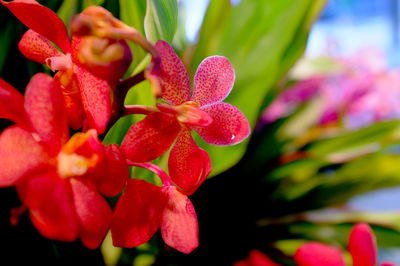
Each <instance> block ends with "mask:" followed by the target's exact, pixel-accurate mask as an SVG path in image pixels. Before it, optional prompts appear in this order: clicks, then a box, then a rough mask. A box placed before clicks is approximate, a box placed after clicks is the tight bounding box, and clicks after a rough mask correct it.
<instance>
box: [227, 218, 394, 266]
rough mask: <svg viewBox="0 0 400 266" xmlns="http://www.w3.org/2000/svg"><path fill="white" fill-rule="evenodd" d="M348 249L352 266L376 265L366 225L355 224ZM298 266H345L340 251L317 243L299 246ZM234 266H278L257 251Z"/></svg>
mask: <svg viewBox="0 0 400 266" xmlns="http://www.w3.org/2000/svg"><path fill="white" fill-rule="evenodd" d="M348 249H349V251H350V254H351V257H352V260H353V263H352V265H353V266H375V265H376V263H377V250H376V240H375V236H374V233H373V232H372V230H371V228H370V227H369V225H368V224H366V223H359V224H356V225H355V226H354V227H353V229H352V230H351V233H350V236H349V244H348ZM294 261H295V262H296V265H298V266H322V265H324V266H346V263H345V261H344V259H343V255H342V251H341V250H340V249H338V248H335V247H331V246H328V245H325V244H321V243H318V242H308V243H305V244H303V245H301V246H300V247H299V248H298V249H297V250H296V253H295V255H294ZM234 266H279V264H276V263H275V262H273V261H272V260H271V259H270V258H268V257H267V256H266V255H265V254H263V253H261V252H260V251H258V250H252V251H251V252H250V255H249V257H248V258H247V259H245V260H241V261H238V262H236V263H235V264H234ZM380 266H396V264H394V263H392V262H383V263H381V264H380Z"/></svg>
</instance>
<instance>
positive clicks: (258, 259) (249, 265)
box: [233, 249, 279, 266]
mask: <svg viewBox="0 0 400 266" xmlns="http://www.w3.org/2000/svg"><path fill="white" fill-rule="evenodd" d="M233 266H279V264H277V263H275V262H274V261H272V260H271V259H270V258H268V257H267V255H265V254H264V253H262V252H260V251H258V250H256V249H253V250H252V251H250V254H249V257H248V258H247V259H244V260H241V261H237V262H235V263H234V264H233Z"/></svg>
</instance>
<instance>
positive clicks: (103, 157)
mask: <svg viewBox="0 0 400 266" xmlns="http://www.w3.org/2000/svg"><path fill="white" fill-rule="evenodd" d="M0 3H1V4H3V5H4V6H5V7H7V8H8V9H9V10H10V11H11V12H12V13H13V14H14V15H15V16H16V17H17V18H18V19H19V20H20V21H21V22H22V23H23V24H25V25H26V26H27V27H28V28H30V29H29V30H28V31H27V32H26V33H25V34H24V35H23V37H22V39H21V41H20V43H19V49H20V50H21V52H22V53H23V54H24V55H25V56H26V57H27V58H29V59H31V60H33V61H36V62H39V63H42V64H47V66H48V67H49V68H50V69H51V70H53V71H57V73H56V74H55V75H54V77H50V76H48V75H46V74H41V73H39V74H36V75H35V76H34V77H33V78H32V80H31V81H30V83H29V84H28V86H27V88H26V91H25V98H24V97H23V96H22V95H21V94H20V93H19V92H18V91H17V90H16V89H14V88H13V87H12V86H11V85H9V84H8V83H6V82H5V81H3V80H2V79H0V118H5V119H9V120H11V121H13V122H15V125H14V126H11V127H9V128H7V129H6V130H4V131H3V132H2V134H1V135H0V165H2V166H3V167H2V169H1V171H0V187H8V186H15V187H16V189H17V192H18V194H19V196H20V199H21V201H22V204H23V207H22V208H19V209H18V210H14V212H13V216H12V221H13V222H14V223H16V221H17V218H18V217H17V216H18V215H20V210H22V209H27V210H29V214H30V217H31V220H32V223H33V225H34V226H35V227H36V228H37V229H38V230H39V231H40V233H41V234H42V235H44V236H45V237H48V238H50V239H55V240H61V241H73V240H75V239H77V238H80V239H81V240H82V242H83V243H84V244H85V245H86V246H87V247H88V248H96V247H98V246H99V245H100V243H101V242H102V240H103V238H104V236H105V235H106V233H107V231H108V230H109V229H110V228H111V232H112V237H113V242H114V245H116V246H121V247H135V246H137V245H140V244H142V243H145V242H147V241H148V240H149V239H150V238H151V237H152V235H153V234H154V233H155V232H156V231H157V230H158V228H159V227H160V228H161V233H162V236H163V238H164V240H165V243H166V244H168V245H170V246H171V247H174V248H175V249H177V250H179V251H181V252H184V253H190V252H191V251H192V250H193V249H195V248H196V247H197V246H198V224H197V217H196V213H195V210H194V207H193V205H192V203H191V202H190V200H189V198H188V196H187V195H190V194H192V193H193V192H194V191H195V190H196V189H197V188H198V187H199V186H200V185H201V183H202V182H203V181H204V180H205V178H206V177H207V176H208V174H209V173H210V171H211V162H210V158H209V156H208V154H207V153H206V151H204V150H203V149H201V148H199V147H198V146H197V144H196V143H195V142H194V140H193V138H192V136H191V130H192V129H193V130H194V131H196V132H197V133H198V134H199V135H200V136H201V137H202V138H203V139H204V140H205V141H206V142H208V143H210V144H215V145H232V144H236V143H239V142H240V141H242V140H243V139H245V138H246V137H247V136H248V135H249V133H250V128H249V124H248V122H247V119H246V117H245V116H244V115H243V114H242V113H241V112H240V111H239V110H238V109H237V108H236V107H234V106H232V105H230V104H228V103H223V102H221V101H222V100H223V99H224V98H225V97H226V96H227V95H228V94H229V92H230V90H231V89H232V86H233V82H234V77H235V75H234V70H233V68H232V66H231V64H230V63H229V61H228V60H227V59H226V58H224V57H221V56H214V57H209V58H207V59H205V60H204V61H203V62H202V63H201V65H200V66H199V69H198V71H197V73H196V75H195V80H194V89H193V94H192V96H191V87H190V81H189V77H188V74H187V72H186V70H185V68H184V66H183V63H182V62H181V61H180V59H179V58H178V56H177V55H176V54H175V52H174V51H173V49H172V48H171V47H170V46H169V45H168V44H167V43H165V42H163V41H159V42H158V43H157V44H156V46H155V47H154V46H152V45H151V44H150V43H149V42H148V41H147V40H146V39H145V38H143V37H142V36H141V35H140V34H138V32H137V31H136V30H135V29H133V28H131V27H129V26H127V25H125V24H123V23H122V22H121V21H119V20H117V19H115V18H114V17H112V15H111V13H109V12H108V11H106V10H104V9H103V8H101V7H89V8H88V9H86V10H85V11H83V12H82V13H81V14H79V15H78V16H76V17H75V18H74V19H73V20H72V21H71V31H72V41H71V42H70V40H69V37H68V34H67V29H66V28H65V25H64V24H63V22H62V21H61V19H60V18H59V17H58V16H57V15H56V14H55V13H54V12H53V11H51V10H50V9H48V8H46V7H44V6H42V5H40V4H38V3H37V2H36V1H34V0H14V1H12V2H5V1H1V0H0ZM128 40H129V41H133V42H136V43H137V44H139V45H141V46H142V47H143V48H144V49H145V50H146V51H148V52H149V53H151V55H152V56H153V58H152V63H151V64H149V66H148V67H147V68H146V70H144V71H143V73H141V75H142V77H143V78H146V79H147V80H148V81H149V82H150V83H151V85H152V86H153V92H154V96H160V97H161V100H164V101H166V102H168V103H170V104H171V105H168V104H166V103H158V104H157V105H156V106H154V107H149V106H126V107H124V108H125V111H126V113H129V112H131V113H144V114H146V115H147V117H146V118H145V119H144V120H142V121H140V122H139V123H137V124H134V125H132V127H131V128H130V130H129V132H128V133H127V135H126V136H125V138H124V140H123V143H122V146H121V148H120V147H119V146H117V145H115V144H112V145H109V146H106V145H103V144H102V143H101V141H100V140H99V138H98V134H103V133H105V131H106V128H107V127H108V126H110V123H109V122H110V119H111V118H112V117H113V116H114V117H115V119H117V118H119V116H120V115H121V112H120V111H121V107H120V106H119V105H121V104H122V103H123V102H124V100H125V99H124V98H125V95H126V92H127V90H128V89H129V88H130V87H131V86H132V85H134V84H133V83H132V80H135V78H136V77H135V78H131V79H128V80H125V81H120V80H119V79H120V78H121V77H122V75H123V74H124V72H125V71H126V70H127V68H128V66H129V65H130V62H131V60H132V54H131V51H130V49H129V47H128V45H127V43H126V41H128ZM51 42H52V43H54V44H55V45H56V46H57V47H58V48H59V49H60V50H61V51H62V52H60V51H59V50H58V49H57V48H56V47H55V46H53V44H51ZM69 127H72V128H73V129H74V130H77V129H80V128H83V132H78V133H75V134H74V135H73V136H72V137H71V138H70V137H69ZM175 139H177V141H176V143H175V144H174V146H173V148H172V150H171V153H170V156H169V163H168V166H169V174H170V176H171V178H170V177H169V176H168V175H167V174H166V173H165V172H164V171H162V170H161V169H160V168H159V167H158V166H157V165H154V164H151V163H148V162H150V161H151V160H153V159H156V158H157V157H159V156H161V155H162V154H163V153H165V152H166V151H167V150H168V149H169V148H170V146H171V145H172V144H173V142H174V141H175ZM128 165H130V166H138V167H144V168H147V169H149V170H151V171H153V172H155V173H156V174H157V175H158V176H159V177H160V178H161V180H162V183H163V186H162V187H158V186H156V185H153V184H151V183H148V182H146V181H143V180H140V179H129V168H128ZM123 189H125V190H124V193H123V194H122V196H121V197H120V199H119V200H118V203H117V205H116V207H115V210H114V212H113V211H112V210H111V208H110V206H109V205H108V203H107V201H106V199H105V198H104V197H103V196H102V195H104V196H110V197H112V196H116V195H117V194H118V193H120V192H121V191H122V190H123Z"/></svg>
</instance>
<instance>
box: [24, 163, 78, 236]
mask: <svg viewBox="0 0 400 266" xmlns="http://www.w3.org/2000/svg"><path fill="white" fill-rule="evenodd" d="M17 190H18V194H19V195H20V198H21V200H22V201H23V202H24V204H26V206H27V207H28V208H29V213H30V217H31V220H32V223H33V224H34V226H35V227H36V228H37V229H38V230H39V232H40V233H41V234H42V235H43V236H45V237H47V238H50V239H54V240H60V241H74V240H75V239H76V238H77V237H78V231H79V224H78V220H77V217H76V214H75V210H74V205H73V199H72V194H71V186H70V184H69V182H68V180H67V179H62V178H60V177H59V176H58V175H57V174H56V172H55V171H49V172H42V173H41V174H39V175H36V176H32V177H30V178H27V179H26V181H24V182H22V183H21V184H20V185H18V186H17Z"/></svg>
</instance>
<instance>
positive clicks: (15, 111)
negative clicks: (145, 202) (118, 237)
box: [0, 73, 129, 249]
mask: <svg viewBox="0 0 400 266" xmlns="http://www.w3.org/2000/svg"><path fill="white" fill-rule="evenodd" d="M63 101H64V100H63V96H62V94H61V91H60V90H59V87H58V86H57V84H56V82H55V81H54V80H53V79H52V78H51V77H50V76H47V75H45V74H41V73H40V74H36V75H35V76H34V77H33V78H32V80H31V81H30V83H29V84H28V86H27V88H26V93H25V99H24V97H23V96H22V95H21V94H20V93H19V92H18V91H17V90H16V89H14V88H13V87H12V86H11V85H9V84H8V83H6V82H5V81H3V80H2V79H0V106H1V107H0V118H6V119H10V120H12V121H14V122H15V123H16V124H15V125H13V126H11V127H9V128H7V129H5V130H4V131H3V132H2V134H1V135H0V165H1V166H2V170H1V171H0V187H9V186H15V187H16V189H17V192H18V194H19V196H20V199H21V201H22V203H23V208H22V209H28V210H29V214H30V218H31V220H32V223H33V225H34V226H35V227H36V228H37V229H38V230H39V232H40V233H41V234H42V235H44V236H45V237H47V238H50V239H54V240H60V241H74V240H75V239H77V238H80V239H81V241H82V242H83V244H84V245H85V246H87V247H88V248H92V249H93V248H96V247H98V246H99V245H100V243H101V242H102V240H103V238H104V236H105V235H106V233H107V231H108V229H109V226H110V223H111V217H112V211H111V208H110V206H109V205H108V203H107V201H106V200H105V199H104V198H103V197H102V196H101V194H100V193H102V194H104V195H107V196H115V195H117V194H118V193H119V192H120V191H121V190H122V189H123V187H124V186H125V184H126V181H127V179H128V177H129V169H128V167H127V165H126V162H125V159H124V158H123V157H122V153H121V151H120V150H119V147H118V146H116V145H110V146H103V144H101V142H100V141H99V139H98V138H97V133H96V130H88V131H87V132H86V133H76V134H75V135H74V136H73V137H72V138H69V128H68V122H67V115H66V111H65V108H64V105H63ZM19 210H21V208H19ZM13 213H14V214H15V215H18V214H20V211H15V210H14V212H13ZM16 220H17V217H12V221H14V223H15V221H16Z"/></svg>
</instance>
